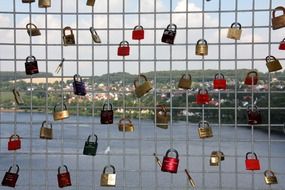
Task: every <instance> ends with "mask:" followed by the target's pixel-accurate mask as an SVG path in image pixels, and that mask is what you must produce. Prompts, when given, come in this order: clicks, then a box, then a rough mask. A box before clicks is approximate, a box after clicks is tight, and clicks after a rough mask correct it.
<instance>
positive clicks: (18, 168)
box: [8, 164, 20, 174]
mask: <svg viewBox="0 0 285 190" xmlns="http://www.w3.org/2000/svg"><path fill="white" fill-rule="evenodd" d="M14 166H16V168H17V170H16V173H15V174H18V173H19V170H20V167H19V165H18V164H16V165H14ZM14 166H10V168H9V170H8V172H9V173H11V170H12V169H13V167H14Z"/></svg>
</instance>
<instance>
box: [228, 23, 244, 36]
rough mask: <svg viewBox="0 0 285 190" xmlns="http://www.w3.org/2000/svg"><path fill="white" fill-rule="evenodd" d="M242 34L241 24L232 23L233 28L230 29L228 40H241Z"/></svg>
mask: <svg viewBox="0 0 285 190" xmlns="http://www.w3.org/2000/svg"><path fill="white" fill-rule="evenodd" d="M241 33H242V29H241V24H240V23H238V22H234V23H232V25H231V27H230V28H229V29H228V34H227V38H229V39H234V40H240V37H241Z"/></svg>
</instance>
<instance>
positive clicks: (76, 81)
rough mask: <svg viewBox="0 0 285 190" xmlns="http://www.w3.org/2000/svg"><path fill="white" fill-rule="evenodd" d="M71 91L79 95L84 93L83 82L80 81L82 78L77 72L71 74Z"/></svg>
mask: <svg viewBox="0 0 285 190" xmlns="http://www.w3.org/2000/svg"><path fill="white" fill-rule="evenodd" d="M73 92H74V94H76V95H79V96H85V95H86V88H85V84H84V82H83V81H82V78H81V77H80V75H78V74H76V75H74V76H73Z"/></svg>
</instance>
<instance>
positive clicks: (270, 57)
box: [265, 55, 277, 63]
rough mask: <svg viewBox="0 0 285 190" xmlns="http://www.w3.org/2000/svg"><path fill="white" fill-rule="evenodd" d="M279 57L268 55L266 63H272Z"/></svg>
mask: <svg viewBox="0 0 285 190" xmlns="http://www.w3.org/2000/svg"><path fill="white" fill-rule="evenodd" d="M276 60H277V59H276V58H275V57H274V56H273V55H268V56H267V57H266V58H265V61H266V63H270V62H272V61H276Z"/></svg>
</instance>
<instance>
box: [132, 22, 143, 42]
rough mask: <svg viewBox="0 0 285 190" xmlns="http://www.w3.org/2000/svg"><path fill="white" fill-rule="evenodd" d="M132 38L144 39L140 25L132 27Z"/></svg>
mask: <svg viewBox="0 0 285 190" xmlns="http://www.w3.org/2000/svg"><path fill="white" fill-rule="evenodd" d="M132 39H133V40H142V39H144V30H143V27H142V26H140V25H137V26H135V27H134V30H133V33H132Z"/></svg>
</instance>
